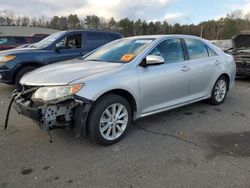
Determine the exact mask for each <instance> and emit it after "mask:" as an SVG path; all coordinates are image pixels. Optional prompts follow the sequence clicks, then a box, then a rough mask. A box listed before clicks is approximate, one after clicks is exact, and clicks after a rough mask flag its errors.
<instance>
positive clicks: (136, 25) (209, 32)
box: [0, 10, 250, 40]
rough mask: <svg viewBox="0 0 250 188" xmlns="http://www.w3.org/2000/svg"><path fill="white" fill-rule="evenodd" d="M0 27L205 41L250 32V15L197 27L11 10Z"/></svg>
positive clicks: (1, 13) (0, 20) (239, 13)
mask: <svg viewBox="0 0 250 188" xmlns="http://www.w3.org/2000/svg"><path fill="white" fill-rule="evenodd" d="M0 25H16V26H31V27H46V28H51V29H57V30H67V29H101V30H113V31H118V32H120V33H122V34H123V35H124V36H125V37H127V36H134V35H151V34H190V35H196V36H201V37H203V38H206V39H208V40H214V39H218V40H219V39H229V38H231V37H232V36H233V35H235V34H237V33H239V32H240V31H242V30H250V12H249V13H247V14H243V12H242V11H241V10H236V11H233V12H231V13H230V14H228V15H227V16H225V17H222V18H220V19H217V20H208V21H204V22H201V23H199V24H179V23H175V24H170V23H168V22H167V21H166V20H165V21H156V22H152V21H151V22H147V21H146V20H141V19H138V20H130V19H129V18H123V19H120V20H115V19H114V18H110V19H105V18H102V17H98V16H96V15H87V16H86V17H84V18H79V17H78V16H77V15H75V14H70V15H68V16H53V17H52V18H47V17H45V16H40V17H27V16H18V15H16V14H15V13H14V11H12V10H3V11H0Z"/></svg>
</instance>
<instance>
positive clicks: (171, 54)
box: [138, 39, 190, 114]
mask: <svg viewBox="0 0 250 188" xmlns="http://www.w3.org/2000/svg"><path fill="white" fill-rule="evenodd" d="M149 55H159V56H161V57H163V58H164V61H165V63H164V64H161V65H154V66H147V67H145V68H144V67H140V66H138V76H139V85H140V100H141V101H140V106H141V109H140V110H141V113H142V114H147V113H151V112H154V111H157V110H163V109H164V108H168V107H171V106H175V105H178V104H182V103H183V102H185V101H186V100H187V98H188V96H189V84H190V72H189V66H188V63H187V62H186V61H185V60H184V53H183V47H182V43H181V40H180V39H166V40H165V41H163V42H161V43H160V44H158V45H157V46H156V47H155V48H154V49H153V50H152V51H151V52H150V53H149Z"/></svg>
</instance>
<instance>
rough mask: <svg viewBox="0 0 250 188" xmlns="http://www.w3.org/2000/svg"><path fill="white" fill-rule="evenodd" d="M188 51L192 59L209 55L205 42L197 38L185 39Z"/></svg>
mask: <svg viewBox="0 0 250 188" xmlns="http://www.w3.org/2000/svg"><path fill="white" fill-rule="evenodd" d="M185 42H186V45H187V51H188V54H189V58H190V59H199V58H204V57H208V52H207V49H206V46H205V44H204V43H203V42H201V41H200V40H196V39H185Z"/></svg>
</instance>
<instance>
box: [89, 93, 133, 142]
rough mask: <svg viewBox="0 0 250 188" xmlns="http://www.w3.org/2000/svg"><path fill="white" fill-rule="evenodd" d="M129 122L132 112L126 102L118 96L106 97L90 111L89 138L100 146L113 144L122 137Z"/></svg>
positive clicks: (110, 95)
mask: <svg viewBox="0 0 250 188" xmlns="http://www.w3.org/2000/svg"><path fill="white" fill-rule="evenodd" d="M131 120H132V110H131V106H130V104H129V103H128V101H127V100H126V99H124V98H123V97H121V96H119V95H114V94H109V95H106V96H104V97H102V98H101V99H99V100H98V101H97V102H96V103H95V104H94V105H93V107H92V109H91V111H90V115H89V118H88V133H89V136H90V138H91V139H92V140H93V141H95V142H97V143H98V144H100V145H105V146H107V145H111V144H114V143H116V142H118V141H119V140H121V139H122V138H123V137H124V135H125V134H126V132H127V130H128V127H129V126H130V124H131Z"/></svg>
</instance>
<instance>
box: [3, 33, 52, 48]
mask: <svg viewBox="0 0 250 188" xmlns="http://www.w3.org/2000/svg"><path fill="white" fill-rule="evenodd" d="M47 36H49V35H46V34H34V35H32V36H1V37H0V51H2V50H9V49H13V48H16V47H19V46H22V45H27V44H33V43H36V42H39V41H41V40H42V39H44V38H46V37H47Z"/></svg>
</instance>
